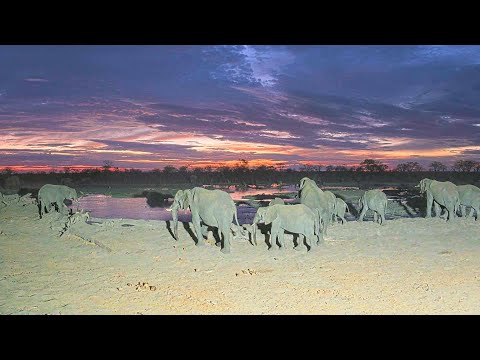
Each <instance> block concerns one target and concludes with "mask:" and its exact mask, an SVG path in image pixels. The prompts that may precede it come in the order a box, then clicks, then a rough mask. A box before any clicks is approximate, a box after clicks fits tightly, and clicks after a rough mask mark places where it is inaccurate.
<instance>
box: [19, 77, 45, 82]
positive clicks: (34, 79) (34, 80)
mask: <svg viewBox="0 0 480 360" xmlns="http://www.w3.org/2000/svg"><path fill="white" fill-rule="evenodd" d="M23 80H24V81H28V82H48V80H47V79H42V78H26V79H23Z"/></svg>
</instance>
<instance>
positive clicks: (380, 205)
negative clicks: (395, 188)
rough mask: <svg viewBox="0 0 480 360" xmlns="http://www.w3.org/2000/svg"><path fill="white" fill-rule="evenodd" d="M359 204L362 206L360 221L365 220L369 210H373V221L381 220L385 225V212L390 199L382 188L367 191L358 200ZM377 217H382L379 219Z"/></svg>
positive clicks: (381, 223)
mask: <svg viewBox="0 0 480 360" xmlns="http://www.w3.org/2000/svg"><path fill="white" fill-rule="evenodd" d="M358 204H359V206H360V207H361V208H362V212H361V214H360V218H359V219H358V221H363V218H364V216H365V214H366V213H367V210H368V209H370V210H372V211H373V221H374V222H379V223H380V225H383V223H384V221H385V212H386V211H387V204H388V199H387V195H385V193H384V192H383V191H382V190H378V189H374V190H368V191H365V193H364V194H363V195H362V197H361V198H360V199H359V201H358ZM377 217H380V219H378V218H377Z"/></svg>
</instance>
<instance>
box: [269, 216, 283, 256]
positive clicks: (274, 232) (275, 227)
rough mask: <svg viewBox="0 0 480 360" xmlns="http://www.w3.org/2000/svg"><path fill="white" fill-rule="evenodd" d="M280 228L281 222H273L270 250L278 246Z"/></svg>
mask: <svg viewBox="0 0 480 360" xmlns="http://www.w3.org/2000/svg"><path fill="white" fill-rule="evenodd" d="M279 230H280V226H279V224H278V223H277V222H276V221H274V222H272V231H271V232H270V248H269V249H268V250H274V249H275V248H276V247H277V236H278V233H279Z"/></svg>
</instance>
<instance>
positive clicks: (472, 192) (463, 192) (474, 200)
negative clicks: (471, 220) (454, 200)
mask: <svg viewBox="0 0 480 360" xmlns="http://www.w3.org/2000/svg"><path fill="white" fill-rule="evenodd" d="M457 191H458V196H459V201H460V210H461V212H462V216H464V217H465V216H466V212H467V206H470V207H471V208H472V210H470V214H469V215H468V216H469V217H472V216H473V212H474V211H476V212H477V217H476V219H478V216H479V215H480V213H479V209H478V200H479V198H480V189H479V188H478V187H476V186H475V185H457Z"/></svg>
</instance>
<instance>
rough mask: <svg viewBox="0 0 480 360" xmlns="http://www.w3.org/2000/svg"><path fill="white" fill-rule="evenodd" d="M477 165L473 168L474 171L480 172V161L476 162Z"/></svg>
mask: <svg viewBox="0 0 480 360" xmlns="http://www.w3.org/2000/svg"><path fill="white" fill-rule="evenodd" d="M475 163H476V164H475V167H474V168H473V170H474V171H475V172H480V161H476V162H475Z"/></svg>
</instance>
